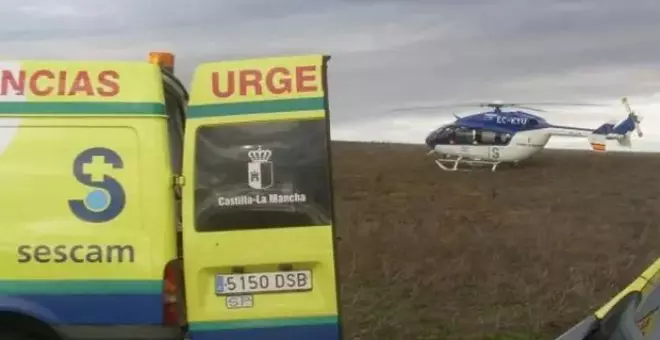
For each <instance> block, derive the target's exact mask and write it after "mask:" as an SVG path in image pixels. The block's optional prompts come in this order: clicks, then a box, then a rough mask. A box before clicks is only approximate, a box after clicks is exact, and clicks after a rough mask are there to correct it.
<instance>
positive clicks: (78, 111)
mask: <svg viewBox="0 0 660 340" xmlns="http://www.w3.org/2000/svg"><path fill="white" fill-rule="evenodd" d="M0 114H15V115H26V116H27V115H35V114H36V115H48V114H70V115H119V116H125V115H141V116H154V115H157V116H164V115H166V113H165V104H163V103H155V102H153V103H151V102H141V103H129V102H0Z"/></svg>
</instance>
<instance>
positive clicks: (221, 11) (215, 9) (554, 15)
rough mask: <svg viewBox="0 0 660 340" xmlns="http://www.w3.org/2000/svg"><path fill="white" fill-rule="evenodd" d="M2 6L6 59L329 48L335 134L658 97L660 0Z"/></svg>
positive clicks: (187, 68)
mask: <svg viewBox="0 0 660 340" xmlns="http://www.w3.org/2000/svg"><path fill="white" fill-rule="evenodd" d="M2 4H7V5H5V6H0V8H2V9H0V20H2V22H3V23H4V24H5V25H4V27H6V28H7V29H4V30H3V32H0V36H1V37H2V39H3V47H4V49H5V51H10V52H9V53H6V54H5V57H6V58H7V57H9V58H31V57H39V58H42V57H54V58H55V57H57V58H78V57H81V58H118V59H141V58H144V57H145V56H146V52H147V51H149V50H156V49H169V50H172V51H174V52H175V53H176V54H177V58H178V59H177V60H178V64H177V72H178V73H179V74H180V75H181V77H182V79H183V80H184V81H185V82H189V81H190V77H191V73H192V71H193V69H194V67H195V65H197V64H198V63H200V62H204V61H210V60H221V59H234V58H242V57H252V56H265V55H273V54H289V53H291V54H293V53H328V54H331V55H332V60H331V65H330V74H329V76H330V86H331V106H332V110H333V117H334V121H335V122H337V123H336V124H338V126H342V125H343V126H346V124H350V123H349V122H352V121H354V122H358V121H364V122H367V121H369V119H373V118H380V119H391V118H389V117H396V116H389V113H388V112H389V110H390V109H392V108H396V107H400V106H406V105H413V104H419V103H446V102H461V101H483V100H493V99H504V100H513V101H545V100H561V101H575V100H605V99H608V100H609V99H614V100H616V98H618V97H619V96H621V95H640V96H641V95H650V94H652V93H654V92H659V91H660V87H659V85H660V83H659V81H658V79H660V77H659V76H658V75H659V73H658V71H657V70H659V69H660V35H657V34H656V32H657V31H659V30H660V20H658V19H657V18H658V17H660V2H658V1H657V0H636V1H634V2H626V1H615V0H592V1H587V0H584V1H567V0H561V1H560V0H554V1H553V0H544V1H541V0H498V1H492V0H469V1H465V0H464V1H454V0H446V1H430V0H418V1H412V0H405V1H404V0H379V1H375V0H334V1H332V0H327V1H309V0H278V1H272V0H222V1H220V0H197V1H194V0H189V1H186V2H184V3H182V2H174V1H171V0H159V1H156V0H142V1H133V0H114V1H106V2H96V1H88V0H60V1H57V2H52V1H46V0H35V1H32V2H31V4H30V5H29V6H28V5H10V4H15V2H11V3H10V2H9V1H8V0H0V5H2ZM449 113H450V112H449V111H447V110H445V111H438V112H437V113H433V112H432V111H429V112H420V113H419V114H414V115H411V116H410V117H412V116H426V117H434V116H443V115H444V116H445V117H446V115H447V114H449ZM398 117H401V116H400V115H399V116H398ZM430 119H433V120H430ZM430 119H427V120H426V121H435V120H434V119H435V118H430ZM415 121H417V120H415ZM419 124H422V123H421V122H420V123H419ZM397 128H400V129H402V131H404V130H405V129H409V127H407V126H397ZM415 133H417V132H415Z"/></svg>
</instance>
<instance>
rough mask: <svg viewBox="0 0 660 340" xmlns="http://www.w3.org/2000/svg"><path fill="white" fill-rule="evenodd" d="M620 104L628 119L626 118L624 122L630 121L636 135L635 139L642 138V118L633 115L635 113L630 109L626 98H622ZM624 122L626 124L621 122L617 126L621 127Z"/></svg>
mask: <svg viewBox="0 0 660 340" xmlns="http://www.w3.org/2000/svg"><path fill="white" fill-rule="evenodd" d="M621 103H622V104H623V106H624V107H625V108H626V112H628V118H627V119H626V120H630V121H631V123H632V125H633V127H634V130H635V132H636V133H637V137H642V136H643V135H644V133H643V132H642V129H641V127H640V125H641V123H642V119H643V118H644V117H642V116H639V115H637V114H636V113H635V111H633V110H632V109H631V108H630V104H628V98H627V97H623V98H621ZM625 122H626V121H624V122H622V123H621V124H619V125H623V124H624V123H625ZM615 130H616V128H615Z"/></svg>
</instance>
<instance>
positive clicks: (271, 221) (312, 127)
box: [195, 119, 332, 231]
mask: <svg viewBox="0 0 660 340" xmlns="http://www.w3.org/2000/svg"><path fill="white" fill-rule="evenodd" d="M327 142H328V137H327V124H326V120H325V119H315V120H299V121H279V122H272V121H271V122H251V123H240V124H226V125H216V126H203V127H200V128H199V129H198V131H197V136H196V155H195V158H196V165H195V166H196V175H195V216H196V223H195V228H196V229H197V230H198V231H224V230H242V229H258V228H278V227H299V226H315V225H329V224H331V219H332V210H331V209H332V208H331V206H332V202H331V200H332V198H331V179H330V169H329V159H328V145H327Z"/></svg>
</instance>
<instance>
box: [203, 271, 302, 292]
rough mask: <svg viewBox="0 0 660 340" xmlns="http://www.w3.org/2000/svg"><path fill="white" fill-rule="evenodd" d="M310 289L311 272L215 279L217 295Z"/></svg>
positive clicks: (232, 276)
mask: <svg viewBox="0 0 660 340" xmlns="http://www.w3.org/2000/svg"><path fill="white" fill-rule="evenodd" d="M311 289H312V272H311V271H309V270H296V271H284V272H270V273H250V274H220V275H216V277H215V293H216V294H217V295H230V294H246V293H247V294H249V293H269V292H292V291H306V290H311Z"/></svg>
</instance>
